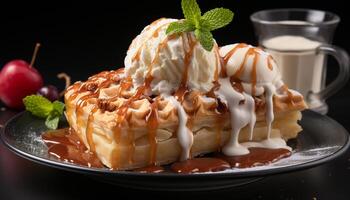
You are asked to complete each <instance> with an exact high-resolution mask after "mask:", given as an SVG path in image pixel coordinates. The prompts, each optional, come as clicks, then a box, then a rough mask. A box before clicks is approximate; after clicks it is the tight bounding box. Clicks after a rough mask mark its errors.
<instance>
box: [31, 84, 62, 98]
mask: <svg viewBox="0 0 350 200" xmlns="http://www.w3.org/2000/svg"><path fill="white" fill-rule="evenodd" d="M36 94H38V95H41V96H43V97H45V98H47V99H48V100H50V101H51V102H52V101H55V100H58V99H59V98H60V95H59V92H58V89H57V87H55V86H53V85H45V86H43V87H42V88H40V89H39V90H38V92H37V93H36Z"/></svg>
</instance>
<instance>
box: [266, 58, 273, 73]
mask: <svg viewBox="0 0 350 200" xmlns="http://www.w3.org/2000/svg"><path fill="white" fill-rule="evenodd" d="M272 61H273V57H272V56H271V55H269V56H268V57H267V67H268V68H269V69H270V70H271V71H272V70H273V65H272Z"/></svg>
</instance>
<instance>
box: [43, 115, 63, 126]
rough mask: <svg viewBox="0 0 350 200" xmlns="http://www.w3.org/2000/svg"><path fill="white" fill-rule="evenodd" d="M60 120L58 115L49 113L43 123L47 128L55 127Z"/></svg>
mask: <svg viewBox="0 0 350 200" xmlns="http://www.w3.org/2000/svg"><path fill="white" fill-rule="evenodd" d="M59 121H60V117H59V116H56V115H49V116H48V117H47V118H46V121H45V125H46V127H47V128H49V129H53V130H54V129H57V127H58V122H59Z"/></svg>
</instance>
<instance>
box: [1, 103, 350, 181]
mask: <svg viewBox="0 0 350 200" xmlns="http://www.w3.org/2000/svg"><path fill="white" fill-rule="evenodd" d="M303 112H308V113H311V114H312V115H319V116H321V117H324V118H325V119H326V120H328V121H330V122H331V123H334V124H336V125H337V126H338V128H339V129H340V130H341V132H342V133H343V134H345V135H346V141H345V142H344V145H343V146H341V147H340V149H338V150H337V151H335V152H334V153H333V154H331V155H327V156H325V157H323V158H320V159H317V160H313V161H308V162H305V163H302V164H297V165H292V166H284V167H277V168H273V169H261V170H256V171H242V172H237V173H230V172H225V171H219V172H210V173H193V174H176V173H140V172H133V171H113V170H108V169H107V168H103V169H99V168H88V167H84V166H80V165H75V164H71V163H66V162H59V161H55V160H49V159H46V158H42V157H39V156H36V155H33V154H30V153H27V152H25V151H22V150H20V149H18V148H15V147H14V146H13V145H11V144H10V143H9V142H8V140H7V138H6V136H5V135H6V132H8V131H9V130H8V129H9V125H10V124H11V123H13V121H15V120H16V119H17V118H19V117H20V116H22V115H23V114H24V113H26V111H23V112H20V113H18V114H16V115H14V116H13V117H11V118H10V119H9V120H8V121H7V122H6V123H5V126H4V127H3V128H2V129H1V130H0V140H1V141H2V142H3V144H4V146H5V147H7V149H9V150H10V151H12V152H13V153H14V154H16V155H17V156H19V157H21V158H24V159H26V160H29V161H32V162H34V163H37V164H41V165H44V166H49V167H53V168H56V169H60V170H65V171H71V172H75V173H83V174H89V175H109V176H110V175H113V176H126V177H131V176H132V177H137V178H141V177H152V178H208V177H218V178H222V177H225V178H237V179H238V178H252V177H266V176H270V175H276V174H282V173H290V172H295V171H299V170H306V169H309V168H312V167H316V166H318V165H321V164H324V163H327V162H329V161H331V160H333V159H335V158H337V157H339V156H341V155H342V154H343V153H345V152H346V150H348V149H349V147H350V135H349V132H348V131H347V130H346V129H345V128H344V127H343V126H342V125H341V124H340V123H338V122H337V121H335V120H334V119H332V118H331V117H329V116H327V115H322V114H319V113H317V112H315V111H312V110H305V111H303Z"/></svg>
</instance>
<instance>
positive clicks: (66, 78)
mask: <svg viewBox="0 0 350 200" xmlns="http://www.w3.org/2000/svg"><path fill="white" fill-rule="evenodd" d="M57 78H59V79H64V80H65V81H66V87H65V88H64V90H63V91H61V92H60V97H62V96H63V95H64V93H65V90H66V89H67V88H68V87H69V86H70V85H71V81H70V76H68V74H66V73H64V72H62V73H59V74H57Z"/></svg>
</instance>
